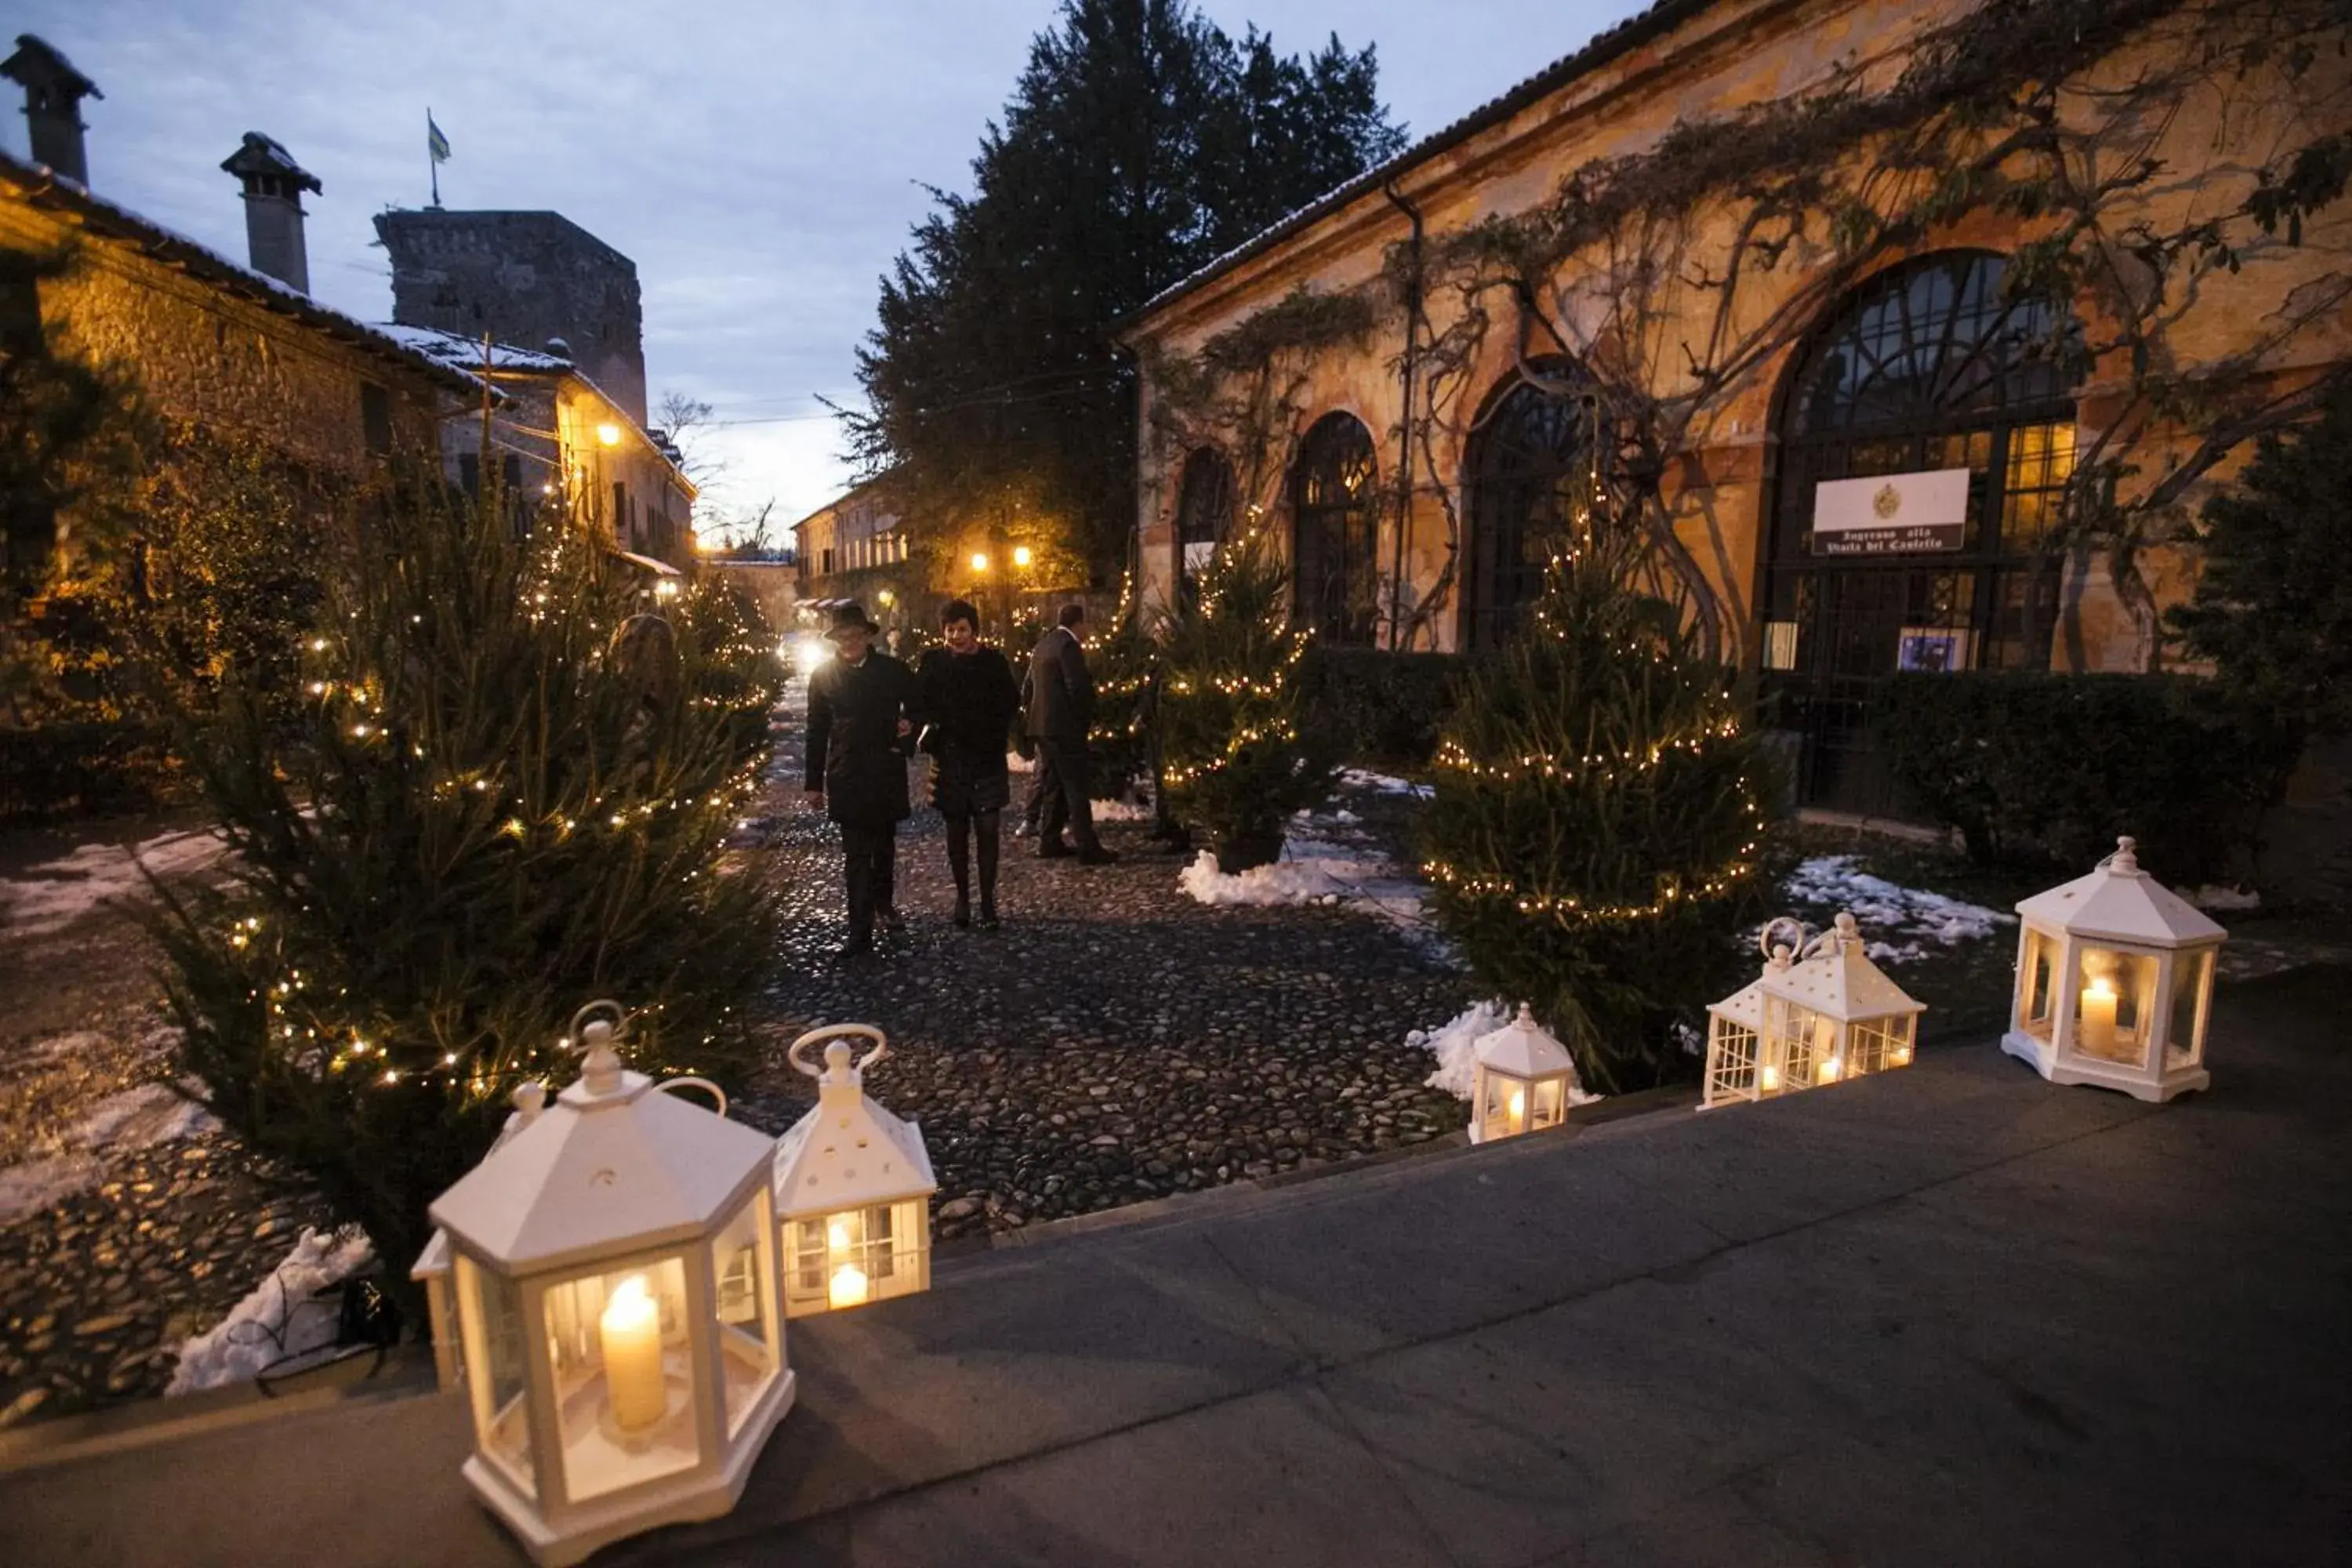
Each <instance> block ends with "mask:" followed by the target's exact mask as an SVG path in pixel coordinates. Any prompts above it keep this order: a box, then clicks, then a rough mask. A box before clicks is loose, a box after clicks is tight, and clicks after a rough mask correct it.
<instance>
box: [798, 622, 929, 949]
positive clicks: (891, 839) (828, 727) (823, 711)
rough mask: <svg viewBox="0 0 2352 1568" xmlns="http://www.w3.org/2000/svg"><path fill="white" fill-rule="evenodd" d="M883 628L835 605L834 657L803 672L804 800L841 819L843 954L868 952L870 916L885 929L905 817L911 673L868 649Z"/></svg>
mask: <svg viewBox="0 0 2352 1568" xmlns="http://www.w3.org/2000/svg"><path fill="white" fill-rule="evenodd" d="M881 629H882V628H881V627H880V626H876V625H875V624H874V623H873V622H872V621H870V620H868V619H867V618H866V608H865V606H864V605H859V604H856V603H854V602H853V603H850V604H846V605H841V606H840V607H838V608H837V609H835V611H834V612H833V626H832V627H831V629H830V630H828V631H827V632H826V633H825V634H824V635H825V637H827V638H829V639H830V640H831V641H832V643H833V646H834V654H835V657H834V658H831V659H829V660H828V661H826V662H825V663H824V665H822V666H820V667H819V668H818V669H817V672H816V673H815V674H814V675H813V676H811V677H809V689H808V777H807V789H808V802H809V805H810V807H811V809H814V808H815V807H817V806H820V805H821V806H823V807H824V810H825V815H826V816H830V817H832V818H833V820H834V821H835V822H837V823H839V824H840V825H841V847H842V859H843V870H844V873H845V879H846V880H847V882H848V885H849V946H848V947H847V948H846V949H845V952H848V953H851V954H856V953H862V952H872V951H873V950H874V921H875V918H876V917H877V915H878V916H879V917H880V918H881V920H882V922H883V924H885V925H886V926H888V927H890V928H891V929H892V930H896V929H898V926H899V924H900V923H901V922H900V921H899V918H898V908H897V906H896V901H895V900H896V891H897V889H896V882H897V870H898V867H897V859H898V824H900V823H901V822H904V821H905V820H906V819H907V816H908V810H909V805H908V799H907V758H908V755H909V754H910V753H909V748H908V736H910V735H912V734H913V733H914V731H915V724H914V720H915V704H916V697H915V676H914V672H913V671H912V670H909V669H908V668H907V667H906V666H905V665H903V664H900V663H899V662H898V660H897V659H895V658H891V657H890V656H889V655H888V654H887V653H877V652H876V651H875V647H874V637H875V635H876V634H877V632H879V631H880V630H881Z"/></svg>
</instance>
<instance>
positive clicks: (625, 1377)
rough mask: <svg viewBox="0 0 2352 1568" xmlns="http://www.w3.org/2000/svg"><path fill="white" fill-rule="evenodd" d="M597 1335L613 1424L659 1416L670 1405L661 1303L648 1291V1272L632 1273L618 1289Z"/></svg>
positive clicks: (632, 1424) (628, 1427)
mask: <svg viewBox="0 0 2352 1568" xmlns="http://www.w3.org/2000/svg"><path fill="white" fill-rule="evenodd" d="M596 1333H597V1339H598V1341H599V1342H600V1343H601V1344H602V1346H603V1348H604V1396H605V1398H606V1399H607V1400H609V1401H610V1402H611V1404H612V1407H613V1420H614V1423H615V1424H616V1425H618V1426H620V1427H622V1429H623V1430H625V1431H634V1430H635V1429H637V1428H639V1427H643V1426H652V1425H653V1424H654V1423H655V1422H656V1421H658V1420H660V1419H661V1418H662V1414H663V1412H664V1411H666V1410H667V1409H668V1408H669V1391H668V1389H667V1387H665V1386H664V1384H663V1380H662V1347H661V1304H660V1303H659V1302H657V1301H656V1300H654V1299H653V1297H651V1296H650V1295H648V1294H646V1277H645V1276H644V1275H642V1274H632V1275H630V1276H629V1277H628V1278H627V1279H624V1280H622V1281H621V1283H620V1284H619V1285H618V1286H616V1287H614V1290H613V1294H612V1297H611V1299H610V1300H607V1301H606V1302H605V1303H604V1316H603V1317H601V1318H599V1319H598V1320H597V1321H596Z"/></svg>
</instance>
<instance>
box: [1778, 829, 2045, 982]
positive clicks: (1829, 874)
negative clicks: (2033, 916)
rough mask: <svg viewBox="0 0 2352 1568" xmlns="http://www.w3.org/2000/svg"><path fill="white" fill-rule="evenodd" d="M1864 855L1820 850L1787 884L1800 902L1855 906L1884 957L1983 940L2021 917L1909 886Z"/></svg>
mask: <svg viewBox="0 0 2352 1568" xmlns="http://www.w3.org/2000/svg"><path fill="white" fill-rule="evenodd" d="M1859 859H1860V857H1858V856H1853V855H1817V856H1814V857H1813V858H1811V859H1809V860H1806V861H1804V862H1803V863H1801V865H1799V866H1798V868H1796V870H1795V871H1794V872H1793V873H1791V874H1790V878H1789V880H1788V882H1787V884H1786V885H1785V887H1784V888H1783V889H1782V890H1783V891H1784V892H1785V893H1786V894H1787V895H1788V896H1789V898H1790V899H1791V900H1795V901H1796V902H1799V903H1807V904H1823V905H1829V906H1831V907H1833V908H1835V909H1840V910H1852V911H1853V918H1854V920H1855V921H1857V922H1859V923H1860V925H1861V927H1862V934H1863V937H1864V941H1865V942H1866V944H1867V945H1866V946H1865V947H1864V952H1867V953H1869V955H1870V957H1871V958H1872V960H1873V961H1874V962H1876V963H1907V962H1909V961H1910V960H1912V959H1916V958H1924V957H1926V956H1927V952H1928V951H1929V950H1930V948H1931V947H1939V948H1953V947H1958V946H1959V945H1960V944H1961V943H1963V942H1981V941H1983V940H1984V939H1985V938H1987V937H1990V936H1991V935H1992V934H1993V933H1994V932H1995V931H1999V930H2000V928H2001V927H2002V926H2005V925H2015V924H2016V923H2017V917H2016V916H2014V915H2010V914H2003V913H2002V912H2001V911H2000V910H1990V909H1987V908H1985V907H1984V906H1983V905H1982V904H1971V903H1969V902H1968V901H1966V900H1961V899H1954V898H1948V897H1947V896H1945V895H1944V894H1942V893H1931V892H1928V891H1927V890H1926V889H1920V888H1906V887H1903V886H1901V885H1900V884H1898V883H1895V882H1890V881H1888V880H1887V879H1885V878H1884V877H1874V876H1872V875H1870V874H1869V873H1868V872H1866V871H1864V870H1862V869H1860V868H1859V866H1858V862H1859Z"/></svg>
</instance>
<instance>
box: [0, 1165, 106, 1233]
mask: <svg viewBox="0 0 2352 1568" xmlns="http://www.w3.org/2000/svg"><path fill="white" fill-rule="evenodd" d="M105 1173H106V1172H105V1167H104V1166H102V1165H100V1163H98V1162H97V1161H96V1160H95V1159H93V1158H91V1157H90V1156H89V1155H88V1154H58V1155H55V1156H52V1157H51V1158H48V1159H45V1160H27V1161H26V1162H25V1163H23V1164H21V1165H10V1166H8V1167H6V1168H5V1169H0V1225H14V1224H16V1222H17V1221H18V1220H20V1219H23V1218H24V1217H25V1216H26V1215H36V1214H38V1213H40V1212H41V1211H42V1210H43V1209H47V1208H55V1207H56V1206H57V1205H58V1204H60V1203H62V1202H64V1201H65V1200H66V1199H68V1198H69V1197H71V1196H73V1195H74V1194H76V1193H79V1192H87V1191H88V1190H89V1189H90V1188H91V1187H94V1186H96V1185H98V1182H99V1178H100V1176H102V1175H104V1174H105Z"/></svg>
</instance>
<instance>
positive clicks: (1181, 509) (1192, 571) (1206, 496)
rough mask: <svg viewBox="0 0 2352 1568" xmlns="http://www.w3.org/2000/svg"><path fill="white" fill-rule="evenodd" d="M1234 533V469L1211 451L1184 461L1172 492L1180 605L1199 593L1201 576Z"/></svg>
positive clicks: (1205, 451)
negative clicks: (1179, 476) (1179, 479)
mask: <svg viewBox="0 0 2352 1568" xmlns="http://www.w3.org/2000/svg"><path fill="white" fill-rule="evenodd" d="M1233 529H1234V466H1233V464H1231V463H1230V462H1227V461H1226V460H1225V455H1224V454H1223V452H1220V451H1218V450H1217V449H1216V448H1215V447H1201V448H1199V449H1198V450H1197V451H1195V452H1193V454H1192V456H1191V457H1189V458H1185V459H1184V475H1183V478H1182V479H1181V481H1180V482H1179V483H1178V485H1177V489H1176V582H1177V587H1178V591H1179V592H1180V593H1181V595H1183V599H1184V602H1185V603H1187V604H1189V603H1191V602H1192V596H1193V595H1195V594H1196V593H1198V592H1199V591H1200V581H1201V574H1202V572H1203V571H1204V570H1206V569H1207V567H1208V564H1209V562H1210V559H1211V558H1212V557H1213V556H1214V555H1215V554H1216V551H1217V546H1218V545H1220V544H1222V543H1223V542H1225V540H1226V538H1227V536H1229V535H1230V534H1231V533H1232V532H1233Z"/></svg>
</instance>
